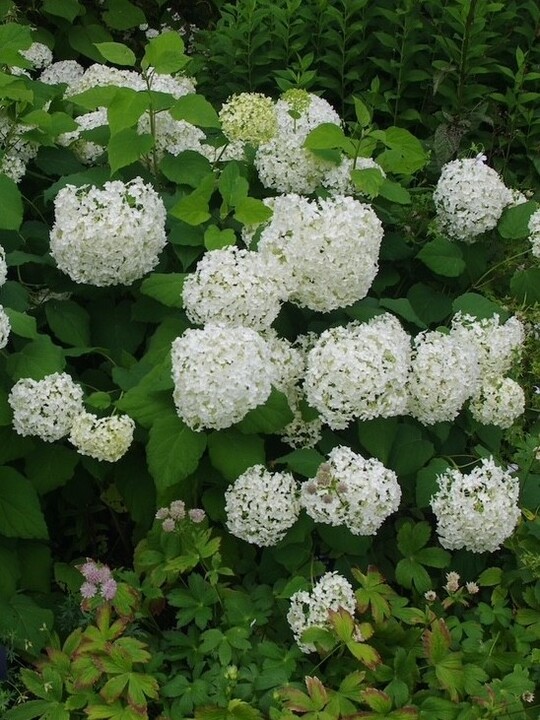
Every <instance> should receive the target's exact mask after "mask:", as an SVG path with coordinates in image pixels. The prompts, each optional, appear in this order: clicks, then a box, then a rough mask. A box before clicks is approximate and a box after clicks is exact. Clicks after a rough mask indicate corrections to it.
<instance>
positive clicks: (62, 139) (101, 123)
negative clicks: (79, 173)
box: [58, 108, 109, 165]
mask: <svg viewBox="0 0 540 720" xmlns="http://www.w3.org/2000/svg"><path fill="white" fill-rule="evenodd" d="M74 119H75V122H76V123H77V125H78V128H77V130H72V131H70V132H67V133H62V134H61V135H59V136H58V144H59V145H62V146H63V147H68V148H70V150H72V151H73V153H74V154H75V156H76V157H77V158H78V159H79V160H80V161H81V162H82V163H84V164H85V165H93V164H94V163H95V162H96V160H97V159H98V158H99V157H100V156H101V155H103V153H104V152H105V147H104V146H102V145H98V144H97V143H95V142H92V141H90V140H85V139H84V137H81V133H83V132H84V131H85V130H94V128H98V127H106V126H107V125H108V124H109V120H108V118H107V108H98V109H97V110H93V111H92V112H89V113H85V114H84V115H79V116H78V117H76V118H74Z"/></svg>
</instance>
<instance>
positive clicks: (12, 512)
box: [0, 467, 49, 540]
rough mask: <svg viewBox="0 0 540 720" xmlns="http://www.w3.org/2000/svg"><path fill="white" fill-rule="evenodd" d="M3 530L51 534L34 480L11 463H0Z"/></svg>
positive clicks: (23, 534) (16, 533)
mask: <svg viewBox="0 0 540 720" xmlns="http://www.w3.org/2000/svg"><path fill="white" fill-rule="evenodd" d="M0 534H2V535H5V536H6V537H18V538H27V539H34V540H45V539H47V538H48V536H49V534H48V532H47V525H46V524H45V518H44V517H43V513H42V512H41V507H40V504H39V499H38V496H37V494H36V491H35V490H34V488H33V487H32V483H31V482H30V481H29V480H28V479H27V478H25V477H24V476H23V475H21V474H20V473H18V472H17V471H16V470H13V469H12V468H8V467H0Z"/></svg>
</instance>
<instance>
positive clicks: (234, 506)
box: [225, 465, 300, 547]
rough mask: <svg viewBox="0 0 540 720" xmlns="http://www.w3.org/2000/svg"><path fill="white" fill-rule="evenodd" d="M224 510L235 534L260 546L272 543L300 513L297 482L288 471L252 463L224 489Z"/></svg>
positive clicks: (229, 527) (292, 523)
mask: <svg viewBox="0 0 540 720" xmlns="http://www.w3.org/2000/svg"><path fill="white" fill-rule="evenodd" d="M225 512H226V513H227V527H228V529H229V531H230V532H231V533H232V534H233V535H234V536H235V537H239V538H241V539H242V540H245V541H246V542H248V543H253V544H254V545H258V546H260V547H266V546H268V545H275V544H276V543H278V542H279V541H280V540H281V539H282V538H283V537H284V536H285V533H286V532H287V530H288V529H289V528H290V527H291V526H292V525H294V523H295V522H296V520H297V519H298V515H299V513H300V502H299V500H298V488H297V486H296V482H295V480H294V478H293V476H292V475H291V474H290V473H278V472H276V473H271V472H269V471H268V470H266V468H265V467H264V466H263V465H254V466H253V467H250V468H248V469H247V470H246V471H245V472H244V473H242V475H240V477H239V478H237V479H236V480H235V481H234V483H233V484H232V485H231V486H230V487H229V488H228V489H227V491H226V492H225Z"/></svg>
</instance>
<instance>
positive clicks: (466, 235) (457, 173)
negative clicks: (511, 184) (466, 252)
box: [433, 155, 513, 243]
mask: <svg viewBox="0 0 540 720" xmlns="http://www.w3.org/2000/svg"><path fill="white" fill-rule="evenodd" d="M484 160H485V157H484V156H483V155H479V156H478V157H476V158H470V159H466V160H453V161H452V162H449V163H447V164H446V165H445V166H444V167H443V169H442V171H441V176H440V178H439V182H438V183H437V187H436V188H435V191H434V193H433V200H434V202H435V209H436V211H437V220H438V223H439V225H440V227H441V228H442V230H443V231H444V232H446V233H447V234H448V236H449V237H450V238H451V239H453V240H462V241H463V242H466V243H474V242H476V240H477V239H478V236H479V235H482V233H485V232H487V231H488V230H492V229H493V228H494V227H496V225H497V222H498V221H499V218H500V217H501V215H502V212H503V210H504V208H505V207H507V206H508V205H510V204H512V203H513V195H512V192H511V190H509V189H508V188H507V187H506V185H505V184H504V183H503V181H502V180H501V178H500V177H499V175H498V174H497V172H496V171H495V170H493V169H492V168H490V167H488V166H487V165H485V164H484Z"/></svg>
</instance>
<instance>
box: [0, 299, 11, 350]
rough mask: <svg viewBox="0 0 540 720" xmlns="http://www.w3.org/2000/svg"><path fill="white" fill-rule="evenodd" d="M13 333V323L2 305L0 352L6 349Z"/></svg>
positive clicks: (0, 306) (0, 311)
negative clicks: (10, 334)
mask: <svg viewBox="0 0 540 720" xmlns="http://www.w3.org/2000/svg"><path fill="white" fill-rule="evenodd" d="M10 332H11V322H10V320H9V317H8V316H7V314H6V311H5V310H4V306H3V305H0V350H2V349H3V348H5V347H6V345H7V344H8V340H9V333H10Z"/></svg>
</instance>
